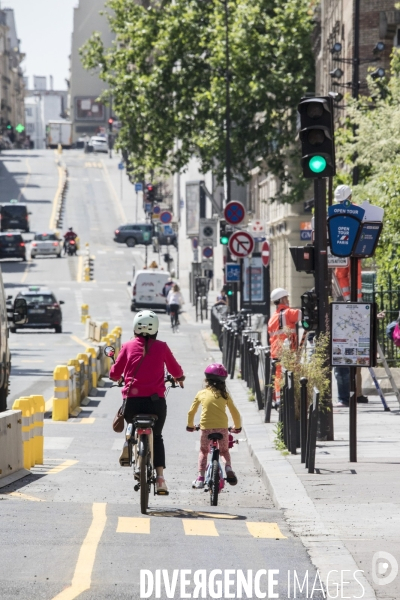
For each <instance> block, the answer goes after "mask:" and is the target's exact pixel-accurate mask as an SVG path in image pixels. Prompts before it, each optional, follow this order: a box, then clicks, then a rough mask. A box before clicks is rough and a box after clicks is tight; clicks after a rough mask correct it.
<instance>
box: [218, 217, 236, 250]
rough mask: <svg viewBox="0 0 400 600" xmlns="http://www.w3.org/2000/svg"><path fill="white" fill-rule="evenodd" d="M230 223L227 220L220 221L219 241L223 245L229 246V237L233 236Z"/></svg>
mask: <svg viewBox="0 0 400 600" xmlns="http://www.w3.org/2000/svg"><path fill="white" fill-rule="evenodd" d="M228 227H229V226H228V224H227V222H226V221H220V222H219V242H220V244H222V245H223V246H227V245H228V244H229V238H230V237H231V235H232V233H233V231H231V230H230V229H229V230H228Z"/></svg>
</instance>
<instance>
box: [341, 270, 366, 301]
mask: <svg viewBox="0 0 400 600" xmlns="http://www.w3.org/2000/svg"><path fill="white" fill-rule="evenodd" d="M335 275H336V278H337V280H338V284H339V286H340V289H341V290H342V296H343V299H344V300H345V301H347V300H350V291H351V290H350V264H349V265H348V266H347V267H338V268H337V269H335ZM361 288H362V283H361V261H360V260H359V261H358V265H357V300H358V301H359V302H361V300H362V289H361Z"/></svg>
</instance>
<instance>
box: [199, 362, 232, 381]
mask: <svg viewBox="0 0 400 600" xmlns="http://www.w3.org/2000/svg"><path fill="white" fill-rule="evenodd" d="M204 375H205V376H206V379H213V380H214V381H225V380H226V378H227V377H228V371H227V370H226V369H225V367H224V365H220V364H219V363H212V365H208V367H207V368H206V370H205V371H204Z"/></svg>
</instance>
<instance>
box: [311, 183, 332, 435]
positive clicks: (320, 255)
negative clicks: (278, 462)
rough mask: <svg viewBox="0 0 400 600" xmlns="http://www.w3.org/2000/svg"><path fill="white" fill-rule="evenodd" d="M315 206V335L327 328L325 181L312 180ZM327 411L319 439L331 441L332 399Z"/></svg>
mask: <svg viewBox="0 0 400 600" xmlns="http://www.w3.org/2000/svg"><path fill="white" fill-rule="evenodd" d="M314 206H315V214H314V216H315V240H314V260H315V293H316V294H317V298H318V327H317V330H316V335H319V334H320V333H324V332H326V330H327V328H328V307H329V302H328V295H329V289H328V288H329V284H328V256H327V245H328V239H327V222H326V179H325V178H322V177H319V178H316V179H314ZM328 408H329V410H328V411H325V412H323V413H320V422H319V437H320V438H322V439H327V440H328V441H333V439H334V432H333V412H332V399H330V400H328Z"/></svg>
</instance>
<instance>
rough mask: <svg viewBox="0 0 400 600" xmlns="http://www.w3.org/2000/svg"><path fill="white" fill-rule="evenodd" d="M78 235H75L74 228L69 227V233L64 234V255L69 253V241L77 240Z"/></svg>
mask: <svg viewBox="0 0 400 600" xmlns="http://www.w3.org/2000/svg"><path fill="white" fill-rule="evenodd" d="M77 237H78V234H77V233H75V231H74V229H73V227H69V228H68V231H67V232H66V233H65V234H64V254H66V252H67V243H68V241H69V240H76V238H77Z"/></svg>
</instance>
